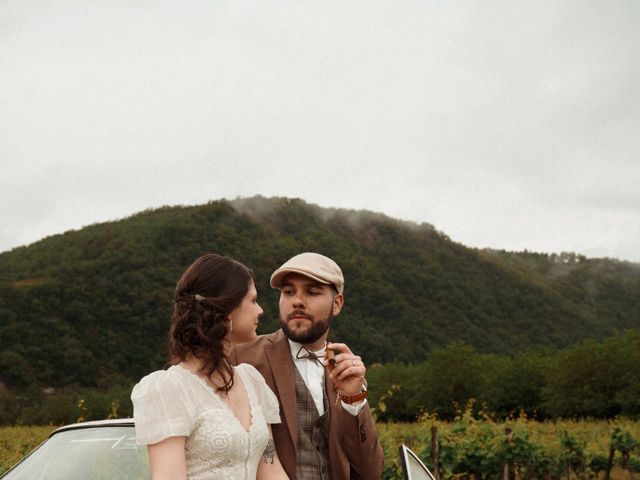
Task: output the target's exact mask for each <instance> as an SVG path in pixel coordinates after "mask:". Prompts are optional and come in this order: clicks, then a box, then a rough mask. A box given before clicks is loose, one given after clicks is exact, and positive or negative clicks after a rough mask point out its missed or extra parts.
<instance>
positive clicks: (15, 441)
mask: <svg viewBox="0 0 640 480" xmlns="http://www.w3.org/2000/svg"><path fill="white" fill-rule="evenodd" d="M55 428H56V427H53V426H50V425H48V426H44V427H0V475H1V474H2V473H4V472H5V471H7V470H8V469H9V467H11V465H13V464H14V463H16V462H17V461H18V460H20V459H21V458H22V457H24V456H25V455H26V454H27V453H29V452H30V451H31V450H32V449H34V448H35V447H37V446H38V445H39V444H40V443H41V442H43V441H44V440H45V439H46V438H47V437H48V436H49V434H50V433H51V432H52V431H53V430H54V429H55Z"/></svg>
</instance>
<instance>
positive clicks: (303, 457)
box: [294, 367, 329, 480]
mask: <svg viewBox="0 0 640 480" xmlns="http://www.w3.org/2000/svg"><path fill="white" fill-rule="evenodd" d="M294 370H295V372H296V404H297V407H298V408H297V411H298V445H297V447H298V455H297V466H296V476H295V477H294V478H295V480H318V479H322V480H325V479H326V480H329V408H328V406H327V394H326V392H325V389H324V388H323V389H322V403H323V404H324V414H323V415H322V416H320V415H319V414H318V409H317V408H316V404H315V403H314V401H313V397H312V396H311V393H310V392H309V389H308V388H307V386H306V385H305V383H304V380H303V379H302V376H300V372H298V369H297V368H295V367H294Z"/></svg>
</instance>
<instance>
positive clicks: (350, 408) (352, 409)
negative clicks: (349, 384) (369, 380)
mask: <svg viewBox="0 0 640 480" xmlns="http://www.w3.org/2000/svg"><path fill="white" fill-rule="evenodd" d="M340 403H341V404H342V408H344V409H345V411H346V412H347V413H350V414H351V415H353V416H354V417H357V416H358V414H359V413H360V412H361V411H362V409H363V408H364V406H365V405H366V404H367V399H366V398H365V399H364V400H360V401H359V402H358V403H354V404H351V405H349V404H348V403H344V402H343V401H342V400H340Z"/></svg>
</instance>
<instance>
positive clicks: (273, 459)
mask: <svg viewBox="0 0 640 480" xmlns="http://www.w3.org/2000/svg"><path fill="white" fill-rule="evenodd" d="M256 478H257V480H288V479H289V477H287V474H286V473H285V471H284V468H282V464H281V463H280V459H279V458H278V453H277V452H276V446H275V445H274V443H273V435H271V425H269V442H268V443H267V448H265V449H264V452H262V458H261V459H260V464H259V465H258V476H257V477H256Z"/></svg>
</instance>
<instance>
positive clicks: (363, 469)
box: [230, 330, 384, 480]
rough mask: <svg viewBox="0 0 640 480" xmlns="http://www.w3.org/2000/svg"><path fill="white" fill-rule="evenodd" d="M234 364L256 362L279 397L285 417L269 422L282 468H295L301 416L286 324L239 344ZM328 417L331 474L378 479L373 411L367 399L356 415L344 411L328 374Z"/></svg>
mask: <svg viewBox="0 0 640 480" xmlns="http://www.w3.org/2000/svg"><path fill="white" fill-rule="evenodd" d="M230 361H231V363H232V364H234V365H237V364H239V363H248V364H250V365H253V366H254V367H256V369H257V370H258V371H259V372H260V373H261V374H262V376H263V377H264V379H265V381H266V382H267V385H269V387H271V390H273V392H274V393H275V394H276V396H277V397H278V401H279V402H280V419H281V421H282V423H280V424H274V425H272V426H271V428H272V431H273V437H274V438H273V440H274V442H275V444H276V450H277V452H278V457H279V458H280V462H281V463H282V466H283V467H284V470H285V471H286V472H287V475H289V478H293V477H294V475H295V472H296V457H297V451H296V449H297V444H298V417H297V415H296V391H295V371H294V368H296V367H295V365H294V364H293V359H292V358H291V351H290V350H289V343H288V342H287V337H286V336H285V335H284V332H283V331H282V330H278V331H277V332H274V333H271V334H269V335H262V336H260V337H258V338H257V339H256V340H254V341H252V342H249V343H243V344H239V345H236V346H235V348H234V350H233V351H232V352H231V355H230ZM325 387H326V392H327V403H328V404H329V408H330V413H329V415H330V417H329V468H330V472H331V479H332V480H360V479H361V480H375V479H379V478H380V476H381V475H382V464H383V462H384V454H383V452H382V446H381V445H380V442H379V441H378V433H377V432H376V429H375V425H374V422H373V417H372V416H371V411H370V410H369V405H366V406H365V407H364V408H363V409H362V411H361V412H360V413H359V414H358V415H357V416H354V415H351V414H350V413H348V412H346V411H345V410H344V409H343V408H342V405H340V403H339V402H338V405H336V395H337V394H336V391H335V388H334V387H333V383H332V382H331V380H329V379H328V375H325Z"/></svg>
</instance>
